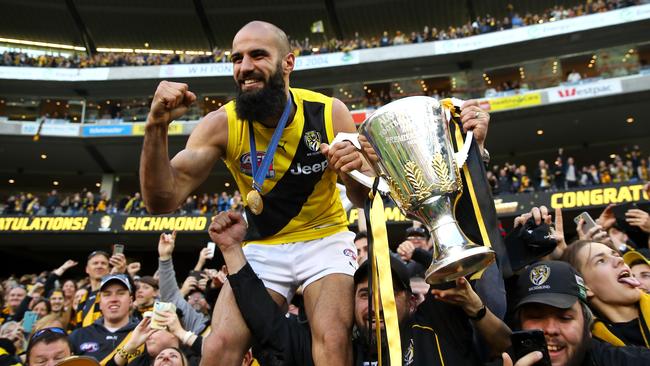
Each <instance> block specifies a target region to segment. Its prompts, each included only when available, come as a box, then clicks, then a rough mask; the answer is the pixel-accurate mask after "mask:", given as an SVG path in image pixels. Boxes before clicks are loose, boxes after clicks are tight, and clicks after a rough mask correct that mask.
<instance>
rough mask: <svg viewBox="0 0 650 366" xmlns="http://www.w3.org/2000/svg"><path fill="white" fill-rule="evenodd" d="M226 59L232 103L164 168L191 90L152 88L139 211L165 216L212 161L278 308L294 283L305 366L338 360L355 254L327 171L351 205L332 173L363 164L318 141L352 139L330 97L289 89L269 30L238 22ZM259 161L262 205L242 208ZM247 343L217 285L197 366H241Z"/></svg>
mask: <svg viewBox="0 0 650 366" xmlns="http://www.w3.org/2000/svg"><path fill="white" fill-rule="evenodd" d="M231 60H232V62H233V70H234V75H233V76H234V79H235V85H236V88H237V92H238V95H237V98H236V100H235V101H232V102H230V103H228V104H226V105H225V106H223V107H222V108H220V109H219V110H217V111H214V112H212V113H210V114H208V115H206V116H205V117H204V118H203V119H202V120H201V122H200V123H199V124H198V126H197V127H196V129H195V130H194V131H193V132H192V134H191V136H190V137H189V140H188V142H187V146H186V148H185V149H184V150H182V151H181V152H179V153H178V154H177V155H176V156H175V157H174V158H173V159H172V160H171V161H170V160H169V158H168V142H167V133H168V132H167V129H168V127H167V126H168V124H169V123H171V121H173V120H174V119H177V118H179V117H180V116H182V115H183V114H184V113H185V112H187V110H188V108H189V107H190V105H191V104H192V103H193V102H194V101H195V100H196V95H195V94H194V93H192V92H191V91H189V89H188V86H187V85H186V84H182V83H174V82H167V81H163V82H161V83H160V85H159V86H158V89H157V90H156V93H155V95H154V98H153V102H152V105H151V110H150V113H149V116H148V118H147V124H146V128H145V137H144V144H143V150H142V156H141V163H140V181H141V185H142V192H143V197H144V201H145V204H146V206H147V208H148V210H149V211H150V212H153V213H166V212H171V211H173V210H175V209H176V208H177V207H178V206H179V205H180V204H181V203H182V202H183V201H184V200H185V198H186V197H187V196H188V195H189V194H190V193H191V192H193V191H194V190H195V189H196V188H197V187H198V186H199V185H200V184H201V183H202V182H203V181H204V180H205V179H206V178H207V176H208V174H209V173H210V171H211V169H212V167H213V165H214V163H215V162H216V161H217V160H219V159H223V160H224V162H225V163H226V166H227V167H228V169H229V170H230V172H231V173H232V175H233V176H234V178H235V181H236V182H237V185H238V189H239V191H240V192H242V196H243V197H244V203H245V205H246V217H247V221H248V229H247V234H246V238H245V243H244V244H245V247H244V251H245V253H246V256H247V258H248V260H249V262H250V263H251V266H252V267H253V268H254V269H255V272H256V273H258V274H259V276H260V278H261V279H262V280H263V281H264V284H265V286H266V287H267V289H268V291H269V293H270V294H271V296H272V297H273V299H274V301H275V302H276V303H277V304H278V305H279V306H281V307H282V308H286V307H287V304H288V302H289V301H290V300H291V297H292V296H293V294H294V293H295V290H296V288H297V287H298V286H301V285H302V286H303V288H304V292H303V296H304V298H305V308H306V312H307V315H308V317H309V319H310V326H311V332H312V337H313V347H312V353H313V357H314V361H315V363H316V365H346V364H350V363H351V362H352V352H351V341H350V339H351V328H352V308H353V277H352V276H353V274H354V271H355V270H356V268H357V263H356V261H355V257H356V256H355V253H356V248H355V246H354V244H353V239H354V234H353V233H351V232H349V231H348V229H347V220H346V215H345V211H344V210H343V207H342V204H341V202H340V199H339V194H338V189H337V188H336V181H337V176H339V177H340V178H341V180H342V181H343V183H344V184H345V185H346V189H347V194H348V196H349V198H350V199H351V200H352V202H354V203H355V204H357V205H361V204H363V200H364V198H365V196H366V192H367V191H366V189H365V188H364V187H362V186H361V185H359V184H358V183H356V182H355V181H353V180H351V179H350V178H349V177H348V175H347V174H339V173H342V172H348V171H351V170H353V169H359V170H362V171H366V172H367V171H369V170H370V168H369V166H364V165H363V163H362V160H361V157H360V153H359V152H357V150H356V149H355V148H354V146H352V144H351V143H349V142H345V143H342V144H336V146H332V147H330V146H329V145H328V143H330V142H331V141H332V140H333V139H334V136H335V135H336V134H337V133H339V132H355V131H356V128H355V125H354V122H353V120H352V117H351V115H350V113H349V111H348V109H347V107H346V106H345V104H343V103H342V102H341V101H339V100H337V99H334V98H330V97H327V96H324V95H322V94H319V93H315V92H312V91H309V90H304V89H297V88H291V87H290V86H289V75H290V74H291V72H292V71H293V69H294V66H295V56H294V55H293V53H291V49H290V46H289V42H288V39H287V36H286V35H285V33H284V32H283V31H282V30H281V29H279V28H278V27H276V26H274V25H272V24H269V23H265V22H260V21H254V22H251V23H248V24H247V25H246V26H244V27H243V28H242V29H241V30H240V31H239V32H238V33H237V34H236V36H235V38H234V40H233V46H232V53H231ZM285 111H286V112H287V113H288V114H287V113H285ZM283 114H287V117H286V118H285V121H286V127H284V128H283V129H278V130H279V132H278V133H279V134H280V135H279V140H277V142H275V145H280V146H282V147H283V148H278V149H275V152H273V151H272V150H274V149H273V147H274V146H273V145H274V144H273V143H271V141H272V140H273V137H272V135H273V134H274V132H275V131H276V127H277V126H278V125H281V123H280V119H282V115H283ZM251 132H252V135H253V136H252V138H251ZM253 147H254V148H255V150H256V153H253V151H254V150H253ZM267 155H269V156H270V157H271V158H272V164H270V166H269V168H268V170H267V171H266V172H265V174H264V173H263V174H262V179H263V180H262V183H260V184H259V185H258V189H256V192H253V194H256V193H258V192H259V196H260V199H261V201H262V204H263V209H262V210H261V212H257V213H253V211H257V210H255V209H254V207H253V210H251V202H250V201H251V200H252V198H250V194H251V193H250V192H251V191H252V190H253V189H254V188H253V175H254V174H253V173H254V172H253V170H254V169H253V168H254V167H253V164H256V163H257V164H256V167H255V168H256V169H257V167H258V166H259V164H260V163H261V162H262V161H263V159H264V157H265V156H267ZM261 169H263V168H260V170H261ZM250 342H251V334H250V331H249V329H248V327H247V326H246V323H245V322H244V320H243V318H242V316H241V314H240V312H239V309H238V307H237V303H236V302H235V298H234V296H233V293H232V289H231V288H230V287H229V285H228V283H226V284H225V285H224V288H223V289H222V290H221V293H220V295H219V298H218V300H217V303H216V306H215V310H214V314H213V318H212V333H211V334H210V335H209V336H208V337H207V338H206V339H205V344H204V347H205V348H204V352H203V359H202V360H201V364H202V365H238V364H241V362H242V357H243V355H244V354H245V352H246V351H247V350H248V347H249V343H250Z"/></svg>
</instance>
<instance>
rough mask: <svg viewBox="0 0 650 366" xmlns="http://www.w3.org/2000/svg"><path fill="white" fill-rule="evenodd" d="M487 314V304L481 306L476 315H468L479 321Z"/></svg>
mask: <svg viewBox="0 0 650 366" xmlns="http://www.w3.org/2000/svg"><path fill="white" fill-rule="evenodd" d="M485 314H487V308H486V307H485V305H483V307H481V309H480V310H479V311H478V313H476V315H474V316H470V315H468V316H467V317H468V318H470V319H471V320H473V321H475V322H477V321H480V320H481V319H483V318H484V317H485Z"/></svg>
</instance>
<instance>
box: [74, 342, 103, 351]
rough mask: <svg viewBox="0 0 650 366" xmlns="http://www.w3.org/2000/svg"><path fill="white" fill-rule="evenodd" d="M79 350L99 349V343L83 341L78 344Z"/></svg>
mask: <svg viewBox="0 0 650 366" xmlns="http://www.w3.org/2000/svg"><path fill="white" fill-rule="evenodd" d="M79 350H80V351H81V352H97V351H99V343H97V342H84V343H82V344H81V345H80V346H79Z"/></svg>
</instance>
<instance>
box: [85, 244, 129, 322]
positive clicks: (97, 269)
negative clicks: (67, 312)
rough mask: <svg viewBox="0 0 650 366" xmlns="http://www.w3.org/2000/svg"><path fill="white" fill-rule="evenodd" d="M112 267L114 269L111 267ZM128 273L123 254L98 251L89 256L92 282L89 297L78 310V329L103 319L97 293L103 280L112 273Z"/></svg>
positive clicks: (87, 266) (87, 270)
mask: <svg viewBox="0 0 650 366" xmlns="http://www.w3.org/2000/svg"><path fill="white" fill-rule="evenodd" d="M110 266H112V268H111V267H110ZM125 271H126V257H125V256H124V254H122V253H118V254H113V255H112V256H111V255H109V254H108V253H107V252H104V251H102V250H96V251H94V252H92V253H90V254H89V255H88V261H87V262H86V273H87V274H88V279H89V280H90V288H89V289H88V295H87V296H86V298H85V299H82V301H81V303H80V304H79V305H78V308H77V316H76V319H75V323H76V325H77V327H87V326H89V325H90V324H92V323H93V322H94V321H95V320H97V319H98V318H99V317H101V311H100V309H99V299H98V298H97V291H98V290H99V287H100V285H101V283H102V278H104V276H106V275H107V274H109V272H110V273H124V272H125Z"/></svg>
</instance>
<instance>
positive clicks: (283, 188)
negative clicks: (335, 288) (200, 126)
mask: <svg viewBox="0 0 650 366" xmlns="http://www.w3.org/2000/svg"><path fill="white" fill-rule="evenodd" d="M290 92H291V95H292V96H293V101H294V105H295V106H296V113H295V116H294V118H293V120H292V121H291V122H290V123H288V124H287V126H286V127H285V129H284V131H283V133H282V136H281V138H280V141H279V143H278V147H277V149H276V151H275V156H274V157H273V163H272V164H271V166H270V167H269V171H268V172H267V174H266V178H265V180H264V184H263V186H262V192H261V193H262V199H263V200H264V210H263V211H262V213H261V214H260V215H254V214H253V213H251V212H250V210H249V209H248V207H246V217H247V220H248V232H247V234H246V238H245V243H250V242H254V243H256V244H283V243H291V242H297V241H308V240H314V239H319V238H322V237H325V236H329V235H333V234H335V233H338V232H342V231H346V230H347V218H346V215H345V211H344V210H343V206H342V204H341V201H340V199H339V190H338V189H337V188H336V179H337V175H336V173H335V172H334V171H332V170H330V169H327V159H326V158H325V156H324V155H323V154H321V153H320V144H321V142H326V143H329V142H330V141H332V140H333V139H334V128H333V125H332V98H329V97H326V96H324V95H322V94H319V93H316V92H312V91H309V90H304V89H294V88H291V89H290ZM225 108H226V113H227V115H228V147H227V149H226V157H225V163H226V166H227V167H228V169H229V170H230V172H231V173H232V175H233V176H234V178H235V181H236V182H237V186H238V187H239V191H240V192H241V193H242V199H243V200H244V203H245V204H246V203H247V202H246V201H245V200H246V195H247V194H248V192H249V191H250V190H251V189H252V188H251V186H252V183H253V178H252V165H251V161H252V160H251V157H250V146H249V136H248V133H249V131H248V123H247V122H246V121H242V120H240V119H238V118H237V114H236V112H235V102H234V101H231V102H229V103H228V104H226V106H225ZM253 128H254V130H255V146H256V148H257V163H258V164H260V163H261V161H262V159H263V158H264V154H265V151H266V150H267V146H268V144H269V142H270V140H271V136H272V135H273V132H274V131H275V128H274V127H273V128H268V127H265V126H264V125H262V124H261V123H254V124H253Z"/></svg>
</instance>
